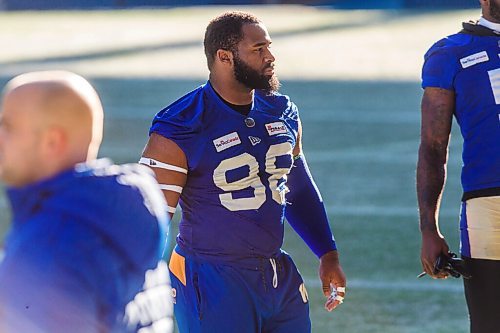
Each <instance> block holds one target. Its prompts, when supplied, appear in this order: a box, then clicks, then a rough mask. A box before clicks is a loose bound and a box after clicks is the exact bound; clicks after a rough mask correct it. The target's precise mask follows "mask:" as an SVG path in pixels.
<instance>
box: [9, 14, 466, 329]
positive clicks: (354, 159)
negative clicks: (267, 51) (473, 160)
mask: <svg viewBox="0 0 500 333" xmlns="http://www.w3.org/2000/svg"><path fill="white" fill-rule="evenodd" d="M247 9H248V8H247ZM221 10H222V9H221V8H213V7H211V8H209V9H206V10H205V9H204V8H192V9H189V8H188V9H183V10H182V11H180V12H179V10H173V11H151V12H147V11H140V12H137V13H136V12H95V13H90V14H89V13H85V12H74V13H45V14H41V13H17V14H1V13H0V31H2V34H0V42H4V43H7V42H8V43H9V44H8V45H10V46H9V50H6V52H3V53H2V55H0V84H2V85H3V84H4V83H5V82H6V80H7V79H8V78H9V77H11V76H12V75H14V74H16V73H19V72H22V71H24V70H33V69H39V68H66V69H70V70H74V71H77V72H79V73H82V74H84V75H86V76H87V77H88V78H89V79H90V80H91V82H92V83H93V84H94V85H95V86H96V88H97V89H98V91H99V92H100V94H101V97H102V100H103V104H104V107H105V110H106V118H105V137H104V142H103V146H102V149H101V154H100V155H101V156H108V157H111V158H112V159H113V160H114V161H116V162H119V163H122V162H132V161H136V160H137V159H138V157H139V156H140V154H141V150H142V148H143V146H144V144H145V142H146V140H147V130H148V126H149V123H150V120H151V119H152V117H153V116H154V114H155V112H157V111H158V110H159V109H161V108H162V107H163V106H164V105H166V104H168V103H170V102H172V101H174V100H175V99H176V98H178V97H179V96H181V95H182V94H184V93H185V92H187V91H189V90H191V89H193V88H194V87H196V86H198V85H199V84H202V83H203V82H204V81H205V79H204V77H206V72H205V70H204V68H203V66H204V65H203V61H202V62H201V65H199V61H200V59H201V60H203V58H202V57H203V53H202V51H201V48H200V45H199V43H201V42H200V41H198V43H197V42H196V38H198V37H199V36H200V33H199V31H198V32H196V31H194V32H193V31H191V30H196V29H198V30H200V31H203V29H204V27H205V24H206V21H207V17H208V18H209V17H211V16H213V15H214V14H215V13H217V12H220V11H221ZM255 10H256V11H257V12H258V13H262V15H263V16H265V17H269V18H268V20H269V19H270V18H271V17H273V15H274V14H275V13H274V12H273V11H277V9H276V8H274V7H271V8H268V9H266V8H257V9H255ZM280 10H281V11H280V12H279V13H280V14H279V15H278V14H276V17H277V21H276V22H274V21H273V22H272V23H271V24H270V26H272V27H273V29H275V30H276V31H277V32H279V33H282V34H283V35H279V34H278V35H279V36H280V37H278V38H275V40H274V43H275V44H277V45H276V49H277V51H276V52H277V53H279V54H280V55H282V56H286V55H287V54H288V53H293V52H294V51H293V50H294V47H295V48H299V46H300V41H304V40H311V39H312V40H314V39H316V38H318V34H324V33H325V29H326V28H325V29H323V30H321V29H319V28H318V25H319V27H325V26H326V27H328V24H327V23H328V22H330V25H332V26H333V28H334V29H333V28H332V27H330V28H332V29H331V31H328V33H329V34H332V35H336V34H339V35H341V36H345V35H349V36H351V35H352V36H357V37H360V36H361V35H362V34H363V33H364V32H363V30H362V29H361V31H360V26H363V24H365V23H366V22H367V20H368V23H366V24H367V26H366V27H365V28H367V29H368V31H367V32H366V34H367V35H368V36H369V39H370V40H367V41H364V40H360V42H361V43H364V42H366V43H365V44H364V45H371V44H370V43H375V42H374V41H373V40H372V39H373V38H374V36H375V38H377V37H376V36H378V35H377V34H376V33H375V32H377V31H379V32H380V31H382V30H383V29H386V28H387V29H389V28H390V29H389V30H391V29H393V28H395V27H396V28H397V27H405V29H406V31H407V33H408V34H412V32H415V31H417V30H418V29H422V26H423V23H422V22H424V23H425V22H429V21H431V20H433V19H435V17H436V16H437V15H439V17H441V18H443V21H441V22H440V23H439V24H438V27H439V29H438V31H435V30H432V33H430V32H429V33H428V34H427V35H425V34H426V32H425V31H420V34H418V36H417V35H415V36H414V35H412V36H414V37H412V38H413V42H414V43H415V45H416V46H415V48H416V49H413V50H407V49H406V48H407V45H406V44H404V47H401V48H402V51H401V52H402V55H401V58H404V59H406V61H407V62H408V66H402V65H401V64H400V63H397V64H396V63H394V66H393V67H391V66H390V65H391V64H390V63H387V64H386V63H384V64H382V63H381V62H376V63H374V64H372V65H374V66H375V65H380V66H382V67H383V68H385V69H384V71H386V72H385V73H384V74H383V75H378V74H377V71H376V70H374V71H372V72H370V73H368V74H367V73H366V71H364V72H363V71H360V70H359V69H357V68H356V66H353V65H352V64H349V66H350V67H349V66H345V67H346V68H343V67H344V66H339V67H338V68H337V67H335V66H337V65H335V64H333V63H334V62H335V59H333V58H334V55H335V54H337V53H342V55H341V57H346V53H347V54H348V53H349V52H352V53H353V54H355V53H357V52H359V50H358V49H356V48H347V49H345V48H343V46H344V44H335V45H330V47H331V48H333V49H334V51H332V52H333V53H332V55H331V57H332V60H331V62H332V66H333V67H334V68H333V69H332V68H329V69H327V68H325V71H326V72H327V73H326V74H324V73H323V74H322V75H319V74H318V75H312V74H311V72H313V74H314V73H315V71H317V69H314V70H313V69H311V71H309V70H308V69H309V67H311V68H312V67H316V65H315V59H310V61H309V62H308V63H307V65H306V66H305V67H304V65H300V66H297V65H295V63H296V62H295V61H299V60H300V59H299V60H297V59H295V58H293V57H294V55H290V57H287V58H286V59H284V60H283V62H284V63H285V64H286V66H285V65H281V66H279V67H280V68H281V67H287V68H288V69H286V70H285V74H284V75H283V76H282V82H283V88H282V91H283V92H284V93H287V94H289V95H290V96H291V97H292V99H293V100H294V101H295V102H296V104H298V106H299V108H300V111H301V118H302V122H303V126H304V139H303V140H304V151H305V154H306V157H307V158H308V162H309V164H310V167H311V169H312V172H313V175H314V177H315V179H316V181H317V183H318V185H319V187H320V189H321V191H322V194H323V198H324V200H325V203H326V205H327V210H328V213H329V216H330V217H331V220H332V227H333V230H334V233H335V235H336V238H337V242H338V245H339V248H340V251H341V260H342V263H343V266H344V269H345V272H346V274H347V277H348V293H347V297H346V301H345V303H344V304H343V305H342V306H341V307H340V308H338V309H337V310H336V311H334V312H333V313H327V312H326V311H324V310H323V309H322V306H323V303H324V302H323V301H324V300H323V296H322V295H321V290H320V289H321V288H320V284H319V280H318V278H317V259H315V257H314V256H313V255H312V254H311V253H310V251H309V250H308V249H307V247H306V246H305V245H304V244H303V243H302V241H301V240H300V239H299V238H298V237H297V236H296V234H295V233H294V232H293V231H292V230H291V229H290V228H288V227H287V233H286V238H285V245H284V249H285V250H287V251H288V252H290V253H291V254H292V256H293V257H294V258H295V261H296V263H297V265H298V267H299V269H300V270H301V272H302V274H303V276H304V278H305V280H306V285H307V287H308V291H309V295H310V298H311V316H312V321H313V331H314V332H317V333H327V332H340V333H344V332H345V333H410V332H411V333H413V332H415V333H416V332H437V333H446V332H450V333H451V332H453V333H460V332H467V331H468V323H467V312H466V307H465V301H464V297H463V294H462V285H461V281H459V280H455V279H450V280H447V281H433V280H431V279H429V278H423V279H420V280H417V279H416V275H417V274H418V273H419V272H420V269H421V268H420V264H419V241H420V236H419V232H418V222H417V221H418V219H417V208H416V196H415V190H414V188H415V185H414V183H415V180H414V179H415V163H416V152H417V149H418V140H419V103H420V97H421V90H420V88H419V82H418V76H419V73H418V70H419V69H418V68H419V66H421V59H419V58H418V59H417V60H415V59H413V58H411V56H412V54H413V53H415V54H418V56H419V57H421V56H422V54H423V52H425V48H426V47H428V46H429V45H430V43H431V42H432V41H433V40H436V39H437V38H439V37H441V36H444V35H445V34H446V33H453V32H454V31H456V30H457V29H458V24H459V22H460V20H461V19H463V18H464V17H466V18H467V17H468V16H470V15H471V14H475V12H474V11H472V12H471V11H459V12H443V13H433V12H429V13H422V12H418V13H408V12H405V13H398V12H371V14H370V13H367V12H359V11H353V12H336V11H329V10H324V12H317V11H311V10H310V9H307V10H304V12H305V13H306V14H308V15H309V16H307V15H302V16H303V17H301V20H299V23H300V24H299V26H298V27H295V26H294V27H293V28H294V29H295V30H299V28H300V27H302V29H303V31H305V32H304V33H297V32H295V33H294V34H295V35H293V36H289V35H286V34H285V31H287V28H290V27H287V26H286V24H285V23H280V22H281V21H280V20H282V21H283V20H285V19H284V17H285V14H283V12H282V11H283V9H280ZM289 11H290V13H291V14H290V15H292V14H293V15H296V16H300V10H298V9H297V8H296V7H290V8H289ZM181 14H185V15H181ZM293 15H292V16H293ZM306 16H307V17H306ZM179 17H181V18H182V19H185V20H187V21H189V23H190V24H191V25H190V27H191V28H190V29H191V30H189V31H186V34H187V35H188V38H187V41H191V40H193V41H194V42H193V43H192V44H190V43H187V44H185V45H184V44H182V40H183V39H182V38H180V37H179V36H178V35H176V36H173V37H171V38H170V37H169V38H170V39H169V38H166V37H165V38H166V39H165V40H161V38H160V37H161V35H162V31H165V34H168V33H171V32H168V31H166V30H162V29H159V30H154V33H152V35H153V36H151V34H149V35H148V36H147V37H145V39H148V40H149V42H150V43H152V44H151V45H153V44H154V43H153V40H154V39H155V38H157V40H156V42H158V43H159V44H161V45H163V46H165V47H164V48H161V49H158V48H157V49H151V45H150V46H149V47H150V49H148V48H147V47H144V45H143V47H142V48H141V46H138V45H137V43H138V42H139V41H140V38H139V37H138V36H137V35H138V32H137V29H138V28H137V25H136V24H134V22H135V23H140V22H149V24H152V23H151V22H152V21H154V20H159V21H162V22H164V23H165V22H166V23H165V24H166V27H168V24H169V23H168V22H170V23H171V24H173V23H172V22H179V20H180V19H179ZM345 17H347V18H350V20H351V21H350V22H351V23H352V22H354V23H356V22H361V23H356V24H352V26H348V25H346V23H345V21H346V19H345ZM338 18H344V21H342V20H338V21H336V19H338ZM470 18H474V16H471V17H470ZM103 19H109V20H111V21H113V22H115V23H116V25H117V26H118V28H119V29H125V28H126V27H129V29H130V31H131V34H132V37H131V38H132V39H133V41H131V42H130V43H129V44H130V45H132V46H133V47H130V48H129V49H128V50H129V51H128V53H127V52H126V50H127V48H126V47H125V46H126V45H127V39H126V38H125V37H126V34H125V36H124V35H119V36H114V35H113V34H112V33H109V36H107V37H105V38H108V39H109V41H110V44H109V45H107V49H106V50H105V51H103V49H104V48H105V45H106V44H105V43H104V41H100V40H98V42H96V41H95V40H93V39H92V38H91V37H89V31H92V32H93V33H98V29H103V30H104V31H106V32H109V31H108V30H106V29H110V28H106V27H103V26H102V24H101V25H100V24H97V22H101V20H103ZM264 19H266V18H264ZM356 20H357V21H356ZM29 21H32V22H35V23H34V25H33V26H32V27H31V28H29V27H27V25H26V26H25V25H23V23H22V22H25V24H26V22H29ZM278 21H279V22H278ZM58 22H59V23H61V22H73V24H72V25H68V27H69V28H68V29H70V30H71V33H72V34H73V35H74V38H75V39H76V40H84V38H85V36H86V38H88V42H87V44H84V43H83V46H82V45H80V46H79V47H80V48H76V49H73V48H71V47H68V48H65V47H64V42H65V41H66V40H65V39H64V38H62V39H58V38H57V34H58V33H59V34H61V35H63V36H65V38H68V36H69V35H68V34H69V33H68V32H67V31H59V25H58ZM92 22H93V23H94V24H91V23H92ZM192 22H197V26H192ZM332 22H333V23H332ZM61 24H62V23H61ZM68 24H69V23H68ZM280 24H281V25H280ZM336 24H338V26H337V25H336ZM391 24H392V26H388V25H391ZM455 25H456V26H457V28H456V29H454V30H453V29H452V30H447V29H449V27H452V28H453V27H454V26H455ZM16 27H23V29H16ZM91 27H93V28H91ZM314 27H316V29H314ZM384 27H385V28H384ZM118 28H117V29H118ZM89 29H90V30H89ZM96 29H97V32H96ZM186 29H187V28H186ZM290 29H291V28H290ZM290 29H289V30H290ZM307 29H309V30H307ZM380 29H382V30H380ZM40 31H43V32H44V34H46V35H47V37H46V38H47V39H43V38H41V37H40V36H41V35H40V34H41V32H40ZM374 31H375V32H374ZM4 32H5V33H4ZM115 32H116V31H115ZM270 32H271V36H273V30H272V29H271V31H270ZM422 34H423V35H424V36H422ZM104 35H105V34H104ZM396 35H397V34H396ZM33 36H38V37H36V38H35V37H33ZM101 37H102V36H101ZM114 37H116V38H114ZM40 38H41V39H40ZM95 38H97V37H95ZM331 38H340V37H331ZM380 38H381V39H382V40H385V39H384V38H385V37H384V35H383V34H382V33H381V34H380ZM24 40H29V41H31V42H32V43H34V44H33V47H34V50H33V52H30V49H29V47H28V46H27V45H25V43H23V41H24ZM58 40H59V42H57V41H58ZM44 41H45V42H44ZM48 41H50V43H49V42H48ZM67 42H68V43H69V44H70V45H72V44H75V43H76V42H75V40H68V41H67ZM149 42H148V43H149ZM160 42H161V43H160ZM174 42H175V43H178V44H175V43H174ZM280 42H282V43H283V44H286V45H287V46H286V47H283V48H282V49H280V48H279V43H280ZM113 43H114V44H113ZM169 43H170V44H169ZM297 43H298V44H297ZM339 43H340V42H339ZM401 43H403V42H402V41H401ZM118 44H120V45H118ZM146 44H147V43H146ZM174 44H175V45H177V46H176V47H174V46H175V45H174ZM375 44H376V43H375ZM380 44H381V47H380V48H377V49H370V50H369V51H370V52H372V53H373V57H374V58H375V59H382V57H383V54H384V52H389V53H390V52H393V51H391V50H394V49H395V48H394V47H393V49H388V48H385V45H386V44H387V45H389V44H391V43H389V42H387V41H382V42H380ZM4 45H6V44H4ZM17 45H19V47H18V48H16V47H17ZM155 45H156V44H155ZM294 45H295V46H294ZM297 45H299V46H297ZM391 45H392V44H391ZM35 46H38V47H36V48H35ZM169 46H170V48H169ZM134 47H135V48H140V50H141V52H135V51H137V50H135V51H134ZM353 47H354V46H353ZM387 47H389V46H387ZM403 49H404V50H403ZM113 50H115V51H113ZM340 50H341V51H340ZM384 50H385V51H384ZM313 51H314V52H316V53H314V54H318V59H319V58H321V59H319V60H318V62H320V63H321V61H327V60H328V59H326V60H325V59H323V58H325V57H326V58H328V57H327V56H325V54H323V53H324V52H326V51H325V50H323V49H322V46H321V45H320V46H318V48H317V49H314V50H313ZM297 52H299V53H300V52H302V51H301V50H298V51H297ZM321 52H323V53H321ZM367 53H369V52H368V50H367ZM184 54H185V57H184V58H183V59H184V60H185V61H187V62H188V63H187V64H183V66H185V67H189V66H190V65H191V64H190V63H189V61H190V59H197V60H196V61H198V62H196V63H194V65H193V66H194V67H196V66H200V67H199V68H197V69H196V70H197V71H196V73H192V72H190V70H192V69H189V68H185V67H183V68H181V69H179V68H177V69H170V67H171V66H172V67H175V66H177V64H178V63H175V64H169V63H168V62H162V60H161V59H163V56H165V59H173V58H176V57H179V56H183V55H184ZM393 56H394V55H393ZM359 57H360V56H359V55H358V58H356V57H355V58H356V59H357V61H361V60H359V59H360V58H359ZM348 58H349V57H346V58H345V59H348ZM395 58H398V57H395ZM408 58H409V59H410V60H408ZM278 61H279V58H278ZM346 61H347V60H346ZM415 61H417V62H418V63H417V64H414V63H413V62H415ZM151 62H153V63H154V64H155V66H156V67H157V68H158V72H156V73H153V72H151V68H150V66H151ZM155 62H156V63H155ZM303 63H304V62H301V64H303ZM106 64H110V66H111V64H112V66H113V67H107V66H106ZM142 64H143V65H144V70H143V71H141V68H142V67H141V66H142ZM368 65H369V64H363V66H368ZM179 66H180V65H179ZM294 66H295V67H294ZM308 66H309V67H308ZM384 66H385V67H384ZM403 67H404V70H403V69H401V68H403ZM99 69H102V72H99ZM182 70H185V73H186V75H182V73H181V71H182ZM349 70H351V72H349ZM348 72H349V73H350V74H349V75H347V74H346V73H348ZM307 73H309V75H307ZM455 127H456V126H455ZM460 145H461V142H460V140H459V133H458V132H457V131H456V128H455V130H454V133H453V140H452V145H451V148H450V162H449V163H450V166H449V179H448V183H447V188H446V192H445V196H444V202H443V205H442V215H441V226H442V230H443V233H444V234H445V235H446V236H447V237H448V239H449V243H450V245H451V247H452V249H453V250H455V251H458V243H457V240H458V230H457V220H458V219H457V217H458V209H459V199H460V195H461V190H460V183H459V173H460V156H459V155H460ZM0 204H1V206H2V208H3V209H2V214H1V216H0V218H1V220H0V226H1V230H2V231H1V233H2V234H4V233H5V230H6V228H7V227H8V219H9V217H8V209H7V205H6V203H5V199H4V198H2V200H1V201H0ZM175 228H176V226H175V225H174V231H173V233H175Z"/></svg>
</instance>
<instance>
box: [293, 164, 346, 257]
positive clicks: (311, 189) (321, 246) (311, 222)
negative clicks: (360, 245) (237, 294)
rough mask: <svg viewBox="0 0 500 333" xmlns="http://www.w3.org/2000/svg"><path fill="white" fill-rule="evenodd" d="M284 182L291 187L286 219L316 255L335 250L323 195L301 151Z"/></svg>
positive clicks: (335, 246) (319, 255)
mask: <svg viewBox="0 0 500 333" xmlns="http://www.w3.org/2000/svg"><path fill="white" fill-rule="evenodd" d="M287 186H288V189H289V190H290V192H289V193H288V194H287V196H286V200H287V206H286V209H285V217H286V219H287V220H288V223H290V225H291V226H292V228H293V229H294V230H295V232H297V234H299V236H300V237H301V238H302V239H303V240H304V242H306V244H307V245H308V246H309V248H310V249H311V250H312V251H313V252H314V254H315V255H316V256H317V257H318V258H321V256H323V255H324V254H325V253H327V252H329V251H332V250H336V249H337V245H336V244H335V239H334V237H333V234H332V231H331V229H330V225H329V223H328V216H327V214H326V210H325V205H324V204H323V199H322V198H321V194H320V193H319V190H318V188H317V187H316V184H315V183H314V180H313V178H312V176H311V173H310V172H309V168H308V166H307V163H306V160H305V158H304V156H303V155H299V156H298V158H296V159H295V161H294V163H293V166H292V170H291V171H290V174H289V175H288V178H287Z"/></svg>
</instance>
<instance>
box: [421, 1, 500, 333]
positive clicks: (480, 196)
mask: <svg viewBox="0 0 500 333" xmlns="http://www.w3.org/2000/svg"><path fill="white" fill-rule="evenodd" d="M480 3H481V7H482V17H481V18H480V20H479V21H478V22H469V23H464V24H463V30H462V31H460V32H459V33H457V34H454V35H451V36H448V37H446V38H444V39H442V40H440V41H438V42H437V43H435V44H434V45H433V46H432V47H431V48H430V50H429V51H428V52H427V53H426V55H425V64H424V66H423V71H422V81H423V82H422V87H423V88H424V89H425V91H424V95H423V98H422V131H421V143H420V150H419V157H418V165H417V193H418V204H419V209H420V230H421V233H422V252H421V261H422V266H423V268H424V270H425V272H426V273H427V274H429V275H431V276H433V277H434V278H445V277H446V274H443V273H440V272H434V264H435V262H436V259H437V258H438V256H440V255H446V254H447V253H448V250H449V249H448V244H447V243H446V241H445V239H444V237H443V235H442V234H441V232H440V231H439V224H438V215H439V204H440V201H441V195H442V192H443V188H444V182H445V179H446V164H447V157H448V142H449V138H450V132H451V124H452V118H453V116H455V118H456V120H457V122H458V125H459V127H460V131H461V133H462V136H463V140H464V142H463V152H462V160H463V167H462V187H463V196H462V210H461V214H460V231H461V249H460V252H461V255H462V258H463V259H464V260H465V267H466V269H467V270H468V274H470V275H471V276H472V277H471V278H470V279H464V286H465V297H466V300H467V306H468V309H469V315H470V328H471V332H472V333H493V332H499V330H500V316H499V315H498V314H499V312H498V311H499V309H500V283H499V282H500V0H480Z"/></svg>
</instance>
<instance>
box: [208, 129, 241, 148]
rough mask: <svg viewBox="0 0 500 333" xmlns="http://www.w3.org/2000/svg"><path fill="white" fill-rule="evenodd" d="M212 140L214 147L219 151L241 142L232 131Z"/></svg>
mask: <svg viewBox="0 0 500 333" xmlns="http://www.w3.org/2000/svg"><path fill="white" fill-rule="evenodd" d="M213 142H214V146H215V149H216V150H217V152H218V153H219V152H221V151H223V150H225V149H227V148H230V147H233V146H236V145H239V144H240V143H241V140H240V137H239V136H238V133H236V132H232V133H229V134H226V135H224V136H221V137H220V138H217V139H215V140H213Z"/></svg>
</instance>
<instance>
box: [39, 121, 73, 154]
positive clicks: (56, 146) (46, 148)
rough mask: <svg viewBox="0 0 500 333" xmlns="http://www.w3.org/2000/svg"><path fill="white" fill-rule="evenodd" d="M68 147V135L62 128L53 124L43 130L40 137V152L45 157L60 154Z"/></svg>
mask: <svg viewBox="0 0 500 333" xmlns="http://www.w3.org/2000/svg"><path fill="white" fill-rule="evenodd" d="M67 147H68V135H67V133H66V131H64V129H63V128H61V127H57V126H53V127H50V128H48V129H46V130H45V132H44V133H43V137H42V145H41V149H42V153H43V154H44V155H45V156H47V157H49V158H50V157H53V156H61V155H63V154H64V152H65V151H66V149H67Z"/></svg>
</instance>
